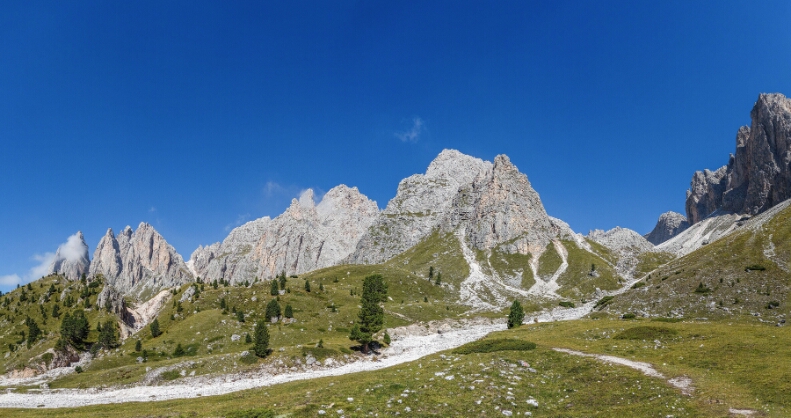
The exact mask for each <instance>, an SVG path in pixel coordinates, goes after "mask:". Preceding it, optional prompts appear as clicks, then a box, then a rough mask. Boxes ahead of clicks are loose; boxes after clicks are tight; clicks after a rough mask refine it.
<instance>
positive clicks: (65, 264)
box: [49, 231, 91, 280]
mask: <svg viewBox="0 0 791 418" xmlns="http://www.w3.org/2000/svg"><path fill="white" fill-rule="evenodd" d="M90 263H91V262H90V258H89V255H88V244H86V243H85V237H84V236H83V235H82V231H77V233H76V234H74V235H72V236H70V237H69V238H68V239H67V240H66V242H65V243H64V244H61V245H60V246H59V247H58V250H57V251H56V252H55V256H54V258H53V259H52V262H51V263H50V265H49V273H50V274H62V275H64V276H65V277H66V278H67V279H69V280H79V279H80V277H82V275H83V274H87V273H88V269H89V267H90Z"/></svg>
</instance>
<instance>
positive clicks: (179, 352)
mask: <svg viewBox="0 0 791 418" xmlns="http://www.w3.org/2000/svg"><path fill="white" fill-rule="evenodd" d="M184 354H185V352H184V347H182V346H181V343H178V344H176V349H175V350H173V357H181V356H183V355H184Z"/></svg>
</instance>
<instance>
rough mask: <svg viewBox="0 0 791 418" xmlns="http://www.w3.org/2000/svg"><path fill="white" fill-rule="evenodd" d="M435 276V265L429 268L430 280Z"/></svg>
mask: <svg viewBox="0 0 791 418" xmlns="http://www.w3.org/2000/svg"><path fill="white" fill-rule="evenodd" d="M433 278H434V266H431V267H429V268H428V279H429V281H430V280H431V279H433Z"/></svg>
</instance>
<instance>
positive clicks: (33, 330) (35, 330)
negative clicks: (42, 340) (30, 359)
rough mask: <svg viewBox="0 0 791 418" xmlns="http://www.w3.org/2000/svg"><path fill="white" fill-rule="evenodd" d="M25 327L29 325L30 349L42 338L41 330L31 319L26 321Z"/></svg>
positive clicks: (28, 340)
mask: <svg viewBox="0 0 791 418" xmlns="http://www.w3.org/2000/svg"><path fill="white" fill-rule="evenodd" d="M25 325H27V348H30V346H32V345H33V344H35V343H36V341H38V339H39V337H40V336H41V328H39V327H38V324H37V323H36V321H34V320H32V319H30V317H27V318H26V319H25Z"/></svg>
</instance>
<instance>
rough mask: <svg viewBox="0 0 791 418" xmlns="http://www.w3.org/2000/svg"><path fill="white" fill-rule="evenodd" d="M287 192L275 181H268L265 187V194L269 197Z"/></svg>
mask: <svg viewBox="0 0 791 418" xmlns="http://www.w3.org/2000/svg"><path fill="white" fill-rule="evenodd" d="M284 190H286V188H285V187H283V186H281V185H280V184H279V183H277V182H275V181H268V182H266V185H265V186H264V194H265V195H266V196H267V197H272V195H275V194H278V193H281V192H283V191H284Z"/></svg>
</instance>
